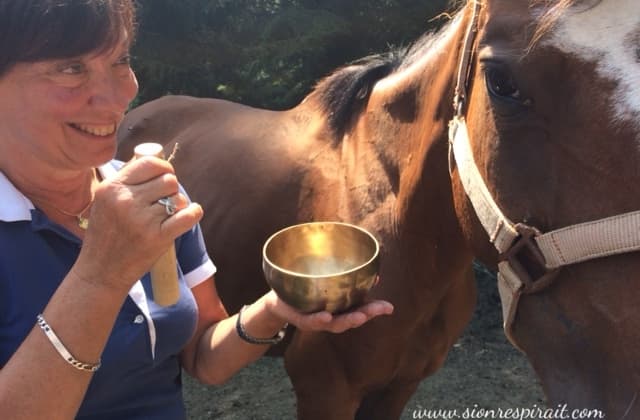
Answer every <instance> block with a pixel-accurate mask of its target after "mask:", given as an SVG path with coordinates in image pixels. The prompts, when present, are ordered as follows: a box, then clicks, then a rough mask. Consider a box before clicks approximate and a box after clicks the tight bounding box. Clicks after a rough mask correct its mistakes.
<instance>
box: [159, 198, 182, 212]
mask: <svg viewBox="0 0 640 420" xmlns="http://www.w3.org/2000/svg"><path fill="white" fill-rule="evenodd" d="M156 203H158V204H160V205H162V206H164V211H165V212H167V216H173V215H174V214H176V210H177V209H178V208H177V207H176V205H175V203H174V202H173V201H172V200H171V199H170V198H169V197H164V198H161V199H160V200H158V201H156Z"/></svg>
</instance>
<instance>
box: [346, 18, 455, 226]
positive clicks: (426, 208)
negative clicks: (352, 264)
mask: <svg viewBox="0 0 640 420" xmlns="http://www.w3.org/2000/svg"><path fill="white" fill-rule="evenodd" d="M463 28H464V22H463V19H456V20H455V21H454V22H452V23H451V24H450V25H449V26H448V27H447V28H446V29H445V30H443V32H441V33H440V34H439V35H438V36H437V38H436V39H435V40H433V41H432V42H431V44H430V45H429V46H428V47H426V46H425V47H424V50H423V51H418V52H417V53H416V57H417V58H415V59H413V63H412V64H409V65H407V66H406V67H405V68H402V67H401V68H400V69H399V70H398V71H396V72H395V73H393V74H392V75H390V76H388V77H387V78H385V79H383V80H381V81H380V82H378V83H377V85H376V86H375V89H374V90H373V92H372V94H371V97H370V99H369V103H368V105H367V110H366V112H364V113H363V117H362V118H361V119H360V121H359V122H358V125H357V127H356V128H355V137H359V138H364V139H367V143H369V144H372V145H373V153H375V155H376V156H375V159H368V160H366V166H365V167H364V168H361V171H362V172H366V174H367V176H368V177H369V178H370V179H374V180H376V179H377V180H378V185H377V186H376V185H374V188H375V187H377V190H378V191H380V190H384V189H388V190H389V192H390V193H392V194H393V197H394V203H393V207H394V210H393V211H394V212H395V215H394V218H395V219H396V220H397V221H398V223H399V226H397V228H398V229H399V230H402V229H403V228H408V227H411V229H415V227H416V226H423V227H425V228H426V229H429V228H428V226H427V225H429V224H440V225H441V224H442V223H444V222H447V223H456V222H455V218H454V217H453V214H454V210H453V199H452V193H451V183H450V179H449V173H448V159H447V130H448V123H449V120H450V119H451V117H452V114H453V106H452V99H453V91H454V80H455V77H454V75H455V73H456V68H457V62H458V54H457V53H456V52H457V51H458V49H459V48H458V46H459V45H460V43H461V42H460V40H461V37H462V33H463ZM351 179H353V177H351ZM385 199H387V198H385ZM416 219H419V220H416ZM455 228H456V229H457V227H455Z"/></svg>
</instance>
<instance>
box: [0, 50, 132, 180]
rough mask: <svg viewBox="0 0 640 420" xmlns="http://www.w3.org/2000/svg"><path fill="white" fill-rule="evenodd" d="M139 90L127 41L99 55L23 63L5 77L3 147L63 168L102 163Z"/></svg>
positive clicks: (0, 123)
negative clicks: (130, 60) (131, 65)
mask: <svg viewBox="0 0 640 420" xmlns="http://www.w3.org/2000/svg"><path fill="white" fill-rule="evenodd" d="M137 91H138V82H137V80H136V78H135V75H134V74H133V71H132V69H131V67H130V64H129V42H128V40H127V39H124V40H123V42H122V43H120V44H119V45H117V46H116V47H115V48H113V49H108V50H107V51H106V52H103V53H99V54H95V53H93V54H87V55H84V56H80V57H75V58H71V59H61V60H47V61H41V62H35V63H18V64H17V65H15V66H14V67H13V68H11V69H10V70H9V71H8V72H7V73H6V74H5V75H4V76H2V77H0V148H2V149H4V153H3V154H5V156H7V155H6V153H7V152H8V153H9V154H11V155H13V156H14V157H16V158H17V157H19V156H21V157H25V156H29V157H36V158H37V160H38V161H39V164H45V165H48V166H51V167H55V168H59V169H83V168H86V167H90V166H97V165H99V164H102V163H104V162H106V161H108V160H109V159H111V158H112V157H113V155H114V153H115V149H116V128H117V126H118V124H119V123H120V121H121V120H122V118H123V116H124V113H125V111H126V109H127V107H128V105H129V103H130V102H131V100H132V99H133V98H134V97H135V95H136V93H137ZM0 159H1V158H0Z"/></svg>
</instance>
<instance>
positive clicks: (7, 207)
mask: <svg viewBox="0 0 640 420" xmlns="http://www.w3.org/2000/svg"><path fill="white" fill-rule="evenodd" d="M117 165H118V162H117V161H111V162H108V163H105V164H104V165H102V166H100V167H99V168H98V171H99V172H100V175H101V176H102V178H103V179H104V178H108V177H110V176H113V175H114V174H115V173H116V172H118V169H117ZM0 198H1V201H0V221H2V222H19V221H30V220H31V210H33V209H35V206H34V205H33V203H32V202H31V200H29V199H28V198H27V196H25V195H24V194H23V193H22V192H20V190H18V189H17V188H16V187H15V186H14V185H13V183H11V181H10V180H9V178H7V176H6V175H5V174H4V173H3V172H2V171H0Z"/></svg>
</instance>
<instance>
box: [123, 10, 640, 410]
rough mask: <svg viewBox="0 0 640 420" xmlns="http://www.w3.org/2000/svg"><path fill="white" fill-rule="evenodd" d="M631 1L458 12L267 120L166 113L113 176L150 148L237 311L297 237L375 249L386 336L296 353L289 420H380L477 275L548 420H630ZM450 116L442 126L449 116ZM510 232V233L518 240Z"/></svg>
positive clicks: (259, 113)
mask: <svg viewBox="0 0 640 420" xmlns="http://www.w3.org/2000/svg"><path fill="white" fill-rule="evenodd" d="M638 82H640V2H638V1H637V0H601V1H597V0H573V1H571V0H558V1H553V0H484V1H482V2H473V1H470V2H469V3H468V4H467V5H466V6H465V7H464V8H463V9H462V10H461V11H460V12H459V13H458V14H456V16H455V18H454V19H453V20H452V21H451V22H450V23H449V24H448V25H447V26H446V27H444V28H443V29H442V30H441V31H440V32H439V33H438V34H436V35H429V36H426V37H424V38H423V39H421V40H419V41H418V42H416V44H415V45H414V46H412V47H411V48H410V49H409V50H407V51H402V52H395V53H390V54H386V55H381V56H375V57H368V58H365V59H362V60H359V61H357V62H355V63H352V64H350V65H348V66H346V67H344V68H341V69H338V70H337V71H335V72H334V73H333V74H331V75H329V76H328V77H327V78H326V79H324V80H322V81H321V82H320V83H319V84H318V86H317V87H316V88H315V90H314V91H313V92H312V93H311V94H310V95H309V96H308V97H307V98H306V99H305V100H304V101H303V102H302V103H300V104H299V105H297V106H296V107H294V108H292V109H290V110H288V111H281V112H273V111H266V110H259V109H254V108H250V107H246V106H243V105H239V104H234V103H230V102H226V101H220V100H215V99H196V98H188V97H180V96H175V97H171V96H169V97H165V98H162V99H159V100H157V101H153V102H151V103H148V104H145V105H143V106H141V107H139V108H137V109H134V110H133V111H131V112H130V113H129V114H128V116H127V117H126V119H125V121H124V122H123V124H122V127H121V131H120V138H121V142H122V143H121V148H120V151H119V153H120V156H122V157H123V158H125V159H128V158H129V157H130V155H131V150H132V148H133V146H134V145H135V144H137V143H140V142H146V141H158V142H161V143H163V144H165V145H166V150H167V151H170V150H171V148H172V147H173V144H174V143H175V142H176V141H178V142H179V143H180V146H181V149H180V152H179V154H178V155H177V157H176V160H175V166H176V171H177V174H178V177H179V179H180V180H181V182H182V183H183V184H184V185H185V187H186V188H187V190H188V191H189V193H190V194H191V196H192V198H193V199H194V200H196V201H198V202H200V203H201V204H202V205H203V207H204V209H205V218H204V220H203V222H202V227H203V230H204V233H205V239H206V241H207V246H208V249H209V251H210V253H211V255H212V256H213V258H214V260H215V261H216V263H217V265H218V267H219V273H218V274H217V275H216V284H217V286H218V289H219V291H220V294H221V296H222V298H223V301H224V302H225V304H226V305H227V307H228V309H229V310H231V311H236V310H237V309H238V308H239V307H240V306H241V305H242V304H243V303H246V302H250V301H251V300H252V299H254V298H256V297H257V296H258V295H259V294H260V293H262V292H264V291H265V290H266V288H267V286H266V283H265V281H264V279H263V276H262V274H261V268H260V258H261V246H262V244H263V243H264V241H265V240H266V238H267V237H268V236H269V235H270V234H271V233H273V232H275V231H276V230H278V229H280V228H283V227H285V226H288V225H292V224H295V223H299V222H307V221H312V220H341V221H346V222H350V223H354V224H358V225H361V226H363V227H365V228H367V229H368V230H370V231H371V232H373V233H374V234H375V235H376V236H377V237H378V238H379V239H380V241H381V243H382V252H381V268H380V283H379V285H378V286H377V287H376V288H375V289H374V291H373V293H372V295H373V296H374V297H378V298H384V299H387V300H389V301H391V302H392V303H393V304H394V306H395V308H396V310H395V313H394V315H393V316H390V317H385V318H381V319H375V320H374V321H372V322H371V323H369V324H367V325H365V326H364V327H362V328H359V329H356V330H353V331H349V332H347V333H345V334H340V335H334V334H317V333H301V332H299V331H297V332H295V333H294V334H293V338H292V340H291V341H290V342H289V343H288V346H287V347H286V351H285V366H286V368H287V371H288V373H289V376H290V377H291V380H292V383H293V386H294V388H295V391H296V395H297V400H298V416H299V418H301V419H321V420H325V419H353V418H358V419H367V420H370V419H374V420H375V419H385V420H387V419H393V418H398V417H399V416H400V414H401V413H402V410H403V408H404V405H405V404H406V402H407V400H408V399H409V398H410V396H411V394H412V393H413V392H414V391H415V389H416V387H417V386H418V384H419V382H420V381H421V380H422V379H423V378H425V377H426V376H428V375H430V374H431V373H433V372H434V371H435V370H437V369H438V368H439V367H440V366H441V365H442V364H443V363H444V360H445V358H446V355H447V352H448V350H449V349H450V348H451V346H452V345H453V344H454V343H455V341H456V339H457V338H458V336H459V335H460V333H461V332H462V330H463V328H464V327H465V325H466V324H467V322H468V321H469V319H470V317H471V314H472V312H473V307H474V302H475V283H474V280H473V273H472V268H471V262H472V259H473V257H474V256H476V257H478V258H480V259H481V260H483V261H484V262H485V263H486V264H488V265H489V266H492V267H494V268H496V269H498V268H499V270H500V274H499V277H500V282H499V283H500V290H501V296H502V297H503V299H504V300H503V309H504V313H505V328H506V331H507V334H508V336H509V337H510V339H511V340H512V342H513V343H514V344H515V345H516V346H518V347H519V348H520V349H522V350H523V351H524V352H525V354H526V355H527V357H528V358H529V360H530V361H531V363H532V365H533V367H534V368H535V370H536V372H537V373H538V375H539V377H540V380H541V382H542V385H543V388H544V390H545V392H546V394H547V397H548V400H549V401H548V402H549V404H550V406H552V407H555V404H559V403H565V402H566V403H567V404H568V406H569V407H575V408H580V409H583V408H584V409H589V408H593V409H598V410H603V412H604V413H606V414H607V418H622V417H623V416H626V417H624V418H628V419H632V418H638V417H640V401H638V394H637V393H638V392H639V390H640V362H639V360H640V358H638V353H639V352H640V305H638V304H637V302H639V301H640V287H638V284H637V283H638V278H639V277H640V258H638V255H637V253H635V252H631V251H636V250H637V249H638V248H639V247H640V215H639V214H638V213H634V212H636V211H638V210H640V194H638V193H637V185H638V181H639V180H640V99H639V98H640V91H639V90H640V83H638ZM454 98H455V105H453V103H454ZM514 222H516V223H514Z"/></svg>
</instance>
